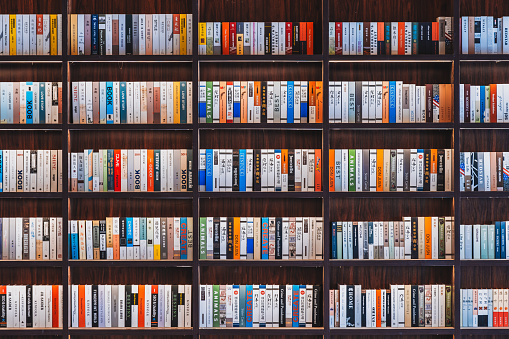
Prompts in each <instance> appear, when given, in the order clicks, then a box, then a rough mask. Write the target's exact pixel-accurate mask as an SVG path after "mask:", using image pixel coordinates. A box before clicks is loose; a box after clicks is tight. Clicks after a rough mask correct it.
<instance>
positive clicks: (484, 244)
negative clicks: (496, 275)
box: [481, 225, 488, 259]
mask: <svg viewBox="0 0 509 339" xmlns="http://www.w3.org/2000/svg"><path fill="white" fill-rule="evenodd" d="M481 259H488V225H481Z"/></svg>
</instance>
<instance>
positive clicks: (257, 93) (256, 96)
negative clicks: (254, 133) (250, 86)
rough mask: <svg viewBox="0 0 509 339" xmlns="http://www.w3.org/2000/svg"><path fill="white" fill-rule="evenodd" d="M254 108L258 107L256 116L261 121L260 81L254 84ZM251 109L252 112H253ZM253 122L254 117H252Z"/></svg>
mask: <svg viewBox="0 0 509 339" xmlns="http://www.w3.org/2000/svg"><path fill="white" fill-rule="evenodd" d="M254 107H259V109H258V116H259V119H260V121H261V115H262V114H261V113H262V83H261V82H260V81H255V82H254ZM254 111H255V110H254V108H253V112H254ZM253 121H254V117H253ZM260 121H259V122H260Z"/></svg>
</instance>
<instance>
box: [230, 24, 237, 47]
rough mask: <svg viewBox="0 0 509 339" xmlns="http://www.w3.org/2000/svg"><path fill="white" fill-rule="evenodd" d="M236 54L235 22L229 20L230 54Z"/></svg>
mask: <svg viewBox="0 0 509 339" xmlns="http://www.w3.org/2000/svg"><path fill="white" fill-rule="evenodd" d="M236 54H237V23H235V22H230V55H236Z"/></svg>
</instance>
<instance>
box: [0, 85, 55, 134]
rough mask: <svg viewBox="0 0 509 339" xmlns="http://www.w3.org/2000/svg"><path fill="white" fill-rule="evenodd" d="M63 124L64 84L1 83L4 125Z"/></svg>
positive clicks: (0, 119) (1, 121)
mask: <svg viewBox="0 0 509 339" xmlns="http://www.w3.org/2000/svg"><path fill="white" fill-rule="evenodd" d="M57 123H58V124H59V123H62V82H28V81H27V82H0V124H57Z"/></svg>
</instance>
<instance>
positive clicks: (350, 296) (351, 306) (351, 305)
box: [346, 285, 355, 327]
mask: <svg viewBox="0 0 509 339" xmlns="http://www.w3.org/2000/svg"><path fill="white" fill-rule="evenodd" d="M346 327H355V291H354V286H353V285H347V286H346Z"/></svg>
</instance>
